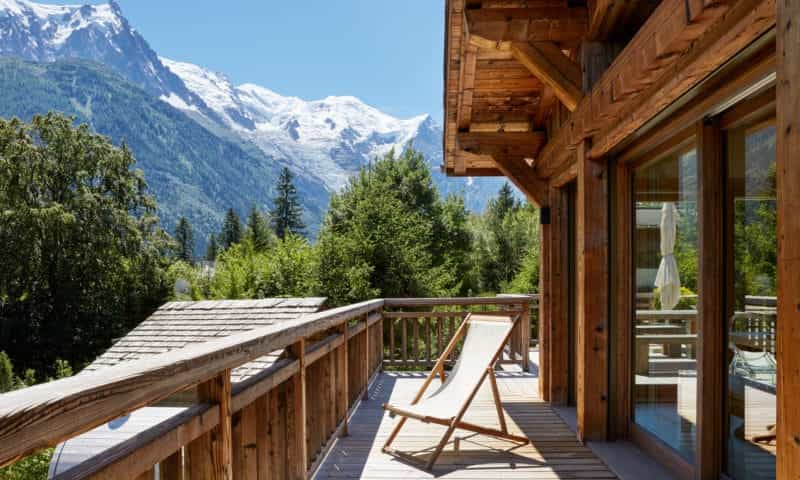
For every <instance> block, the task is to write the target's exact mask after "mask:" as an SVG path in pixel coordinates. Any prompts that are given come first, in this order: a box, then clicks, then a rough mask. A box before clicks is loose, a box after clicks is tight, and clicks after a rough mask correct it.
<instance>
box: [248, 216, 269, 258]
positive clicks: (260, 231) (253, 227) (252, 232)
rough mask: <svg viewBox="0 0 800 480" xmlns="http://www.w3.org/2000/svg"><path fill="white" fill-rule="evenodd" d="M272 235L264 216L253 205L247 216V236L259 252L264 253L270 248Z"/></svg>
mask: <svg viewBox="0 0 800 480" xmlns="http://www.w3.org/2000/svg"><path fill="white" fill-rule="evenodd" d="M270 233H271V232H270V231H269V226H267V221H266V220H265V219H264V215H263V214H262V213H261V212H260V211H259V210H258V208H256V206H255V205H253V206H252V208H250V212H249V213H248V214H247V235H248V236H249V237H250V239H251V240H252V241H253V245H254V246H255V248H256V250H257V251H264V250H266V249H267V248H268V247H269V245H270V243H271V242H270Z"/></svg>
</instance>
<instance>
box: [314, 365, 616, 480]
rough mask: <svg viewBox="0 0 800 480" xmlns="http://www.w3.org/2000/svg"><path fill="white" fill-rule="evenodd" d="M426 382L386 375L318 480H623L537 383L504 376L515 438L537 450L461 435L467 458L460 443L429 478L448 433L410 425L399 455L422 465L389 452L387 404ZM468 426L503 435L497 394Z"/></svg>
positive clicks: (482, 395) (472, 412)
mask: <svg viewBox="0 0 800 480" xmlns="http://www.w3.org/2000/svg"><path fill="white" fill-rule="evenodd" d="M424 378H425V377H424V374H423V373H419V372H415V373H400V372H391V373H381V374H380V375H379V376H378V378H377V379H376V381H375V382H374V383H373V385H372V387H371V389H370V396H369V400H366V401H364V402H362V403H361V405H360V406H359V407H358V409H357V410H356V412H355V414H354V415H353V417H352V419H351V423H350V435H349V436H348V437H344V438H341V439H339V440H338V441H337V443H336V444H335V445H334V447H333V448H332V449H331V452H330V454H329V455H328V457H327V458H326V459H325V461H324V462H323V463H322V465H321V466H320V468H319V470H318V471H317V473H316V475H315V477H314V478H316V479H319V480H324V479H346V478H363V479H375V480H383V479H386V480H389V479H399V478H402V479H403V480H413V479H428V478H444V479H448V480H468V479H478V478H480V479H488V478H497V479H523V478H526V479H541V480H549V479H615V478H617V477H616V476H615V475H614V474H613V473H612V472H611V470H609V468H608V467H607V466H606V465H605V464H604V463H603V462H602V461H601V460H600V459H599V458H598V457H597V456H596V455H595V454H594V453H592V451H591V450H589V449H588V448H586V447H584V446H582V445H581V444H580V443H578V441H577V439H576V437H575V435H574V434H573V433H572V431H571V430H570V429H569V427H567V425H566V424H565V423H564V422H563V421H562V420H561V418H560V417H559V416H558V415H556V413H555V412H554V411H553V410H552V409H551V408H550V406H549V405H547V404H546V403H545V402H543V401H542V400H541V399H540V398H539V393H538V385H537V379H536V377H535V376H534V375H532V374H527V373H522V372H519V371H517V372H508V371H506V372H498V379H497V380H498V387H499V390H500V395H501V398H502V400H503V410H504V413H505V417H506V423H507V424H508V428H509V431H510V432H511V433H515V434H524V435H526V436H527V437H528V438H529V439H530V440H531V443H529V444H528V445H525V446H518V445H516V444H514V443H511V442H507V441H504V440H499V439H495V438H493V437H487V436H484V435H477V434H473V433H471V432H466V431H463V430H457V431H456V434H455V435H454V437H458V438H459V439H460V452H458V453H456V452H455V451H454V442H453V440H451V441H450V443H449V444H448V445H447V446H446V447H445V450H444V452H443V453H442V456H441V457H439V461H438V462H437V463H436V466H435V467H434V470H433V472H428V471H425V470H424V468H423V463H422V462H424V460H426V459H427V458H428V455H430V453H431V451H432V450H433V448H434V447H435V445H436V443H437V441H438V440H439V438H441V435H442V434H443V432H444V430H445V427H442V426H438V425H431V424H424V423H421V422H418V421H414V420H409V421H408V423H407V424H406V426H405V427H404V428H403V430H402V431H401V432H400V435H399V436H398V437H397V440H395V442H394V444H393V448H395V449H396V450H398V451H400V452H404V454H407V455H410V456H411V458H412V459H416V460H417V461H418V462H419V463H417V461H413V460H407V459H404V458H399V457H397V456H393V455H388V454H385V453H383V452H382V451H381V447H382V446H383V443H384V442H385V441H386V438H387V436H388V435H389V432H390V431H391V428H392V427H393V426H394V424H395V422H396V421H397V419H392V418H389V416H388V414H386V413H385V412H384V411H383V408H382V404H383V403H384V402H387V401H391V402H397V403H403V402H408V401H410V400H411V398H412V397H413V396H414V394H415V393H416V392H417V389H418V388H419V387H420V385H421V384H422V382H423V380H424ZM465 420H466V421H468V422H473V423H478V424H481V425H487V426H491V427H495V428H496V427H498V426H499V421H498V418H497V412H496V410H495V408H494V404H493V402H492V395H491V389H490V388H489V385H488V383H487V384H486V385H484V387H483V388H482V389H481V391H480V392H479V393H478V395H477V396H476V398H475V401H474V402H473V404H472V406H471V407H470V409H469V410H468V411H467V415H466V417H465Z"/></svg>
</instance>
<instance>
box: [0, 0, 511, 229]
mask: <svg viewBox="0 0 800 480" xmlns="http://www.w3.org/2000/svg"><path fill="white" fill-rule="evenodd" d="M0 55H2V56H11V57H16V58H19V59H22V60H26V61H28V62H36V63H40V64H48V63H53V62H61V63H55V65H56V67H54V68H48V67H41V68H37V67H36V66H35V65H33V64H31V63H20V62H17V63H15V62H4V63H3V65H2V68H3V72H2V73H3V75H4V76H6V80H8V79H9V78H10V76H11V75H12V73H13V70H14V69H15V68H20V69H21V70H22V74H21V77H20V78H35V79H38V81H39V83H36V82H34V83H36V84H37V85H44V84H47V83H48V82H54V83H53V90H52V91H51V92H44V91H38V92H36V94H35V95H32V98H31V99H29V100H28V101H26V98H25V97H26V96H25V95H24V94H21V93H23V92H24V91H25V89H26V88H27V86H26V85H20V87H19V88H22V92H10V91H9V90H8V89H4V90H3V91H2V92H0V112H1V113H2V114H3V115H4V116H9V115H19V116H23V117H25V116H30V115H31V114H33V113H44V112H45V111H48V110H52V109H55V110H62V111H65V112H68V113H72V114H75V115H77V116H78V118H79V119H80V120H82V121H89V122H90V123H91V124H92V126H93V127H94V128H95V129H96V130H97V131H98V132H101V133H105V134H107V135H109V136H111V137H112V139H113V140H114V141H117V142H119V141H121V140H123V139H125V140H126V141H128V142H129V143H130V144H131V146H132V147H133V149H134V154H135V155H136V156H137V157H138V158H140V161H141V166H142V167H143V169H144V171H145V176H146V178H147V180H148V182H149V183H150V185H151V186H152V187H153V189H154V191H155V192H156V193H157V195H158V200H159V203H160V205H161V208H162V211H163V216H164V218H165V221H166V224H167V225H168V227H169V226H171V225H172V224H173V223H172V222H173V221H174V219H175V218H178V217H179V216H180V215H187V216H189V217H190V219H193V221H195V222H199V224H198V226H199V227H200V228H199V230H200V232H199V235H198V236H199V237H201V238H205V236H206V235H207V234H208V233H209V232H211V231H213V229H214V228H216V226H217V225H218V222H219V220H220V219H221V216H222V212H224V211H225V210H226V209H227V208H228V207H230V206H233V207H234V208H237V209H239V210H240V211H242V209H244V208H245V205H246V204H248V203H254V204H256V205H258V206H260V207H262V208H264V207H266V206H267V205H268V202H269V196H268V194H269V192H270V191H271V189H272V182H273V180H274V177H273V176H272V175H271V174H267V173H262V174H259V175H257V176H255V177H253V176H252V174H253V173H254V172H253V171H251V170H249V169H250V168H256V169H259V170H258V171H259V172H274V171H276V170H277V169H279V168H280V167H281V166H283V165H286V166H289V168H290V169H292V170H293V171H294V173H295V174H296V175H297V176H298V177H299V181H300V183H301V184H302V187H303V188H301V191H302V193H303V201H304V203H305V207H306V208H307V210H308V220H309V223H310V224H311V226H312V228H311V230H312V232H313V231H314V230H315V228H316V227H317V226H318V225H319V222H320V220H321V217H322V212H323V211H324V206H325V205H326V204H327V200H328V196H329V195H330V193H331V192H335V191H338V190H339V189H341V188H342V186H344V185H345V184H346V182H347V179H348V178H349V177H350V176H351V175H353V174H354V173H355V172H357V171H358V169H359V168H361V167H362V166H364V165H366V164H367V163H368V162H369V161H370V160H372V159H373V158H375V157H376V156H380V155H383V154H385V153H386V152H388V151H389V150H390V149H395V151H401V150H402V149H404V148H406V147H407V145H409V144H413V145H414V147H415V148H417V149H419V150H421V151H423V152H424V153H425V155H426V158H427V159H428V161H429V163H430V165H431V167H432V170H433V171H434V178H435V180H436V182H437V186H438V187H439V189H440V191H443V192H445V193H463V195H464V197H465V201H466V203H467V206H468V207H469V208H471V209H473V210H480V209H482V208H483V206H484V205H485V203H486V200H487V199H488V198H489V197H490V196H491V195H492V194H494V193H495V192H496V191H497V188H498V187H499V184H500V180H499V179H479V180H475V181H472V180H471V179H451V178H447V177H445V176H444V175H442V174H441V173H439V165H440V164H441V160H442V154H441V136H442V130H441V127H440V126H439V125H437V124H436V122H435V121H433V119H432V118H431V117H430V116H429V115H420V116H417V117H414V118H410V119H398V118H394V117H392V116H390V115H387V114H385V113H383V112H381V111H379V110H377V109H375V108H373V107H370V106H369V105H366V104H364V103H363V102H361V101H360V100H359V99H357V98H355V97H342V96H339V97H337V96H331V97H327V98H324V99H321V100H314V101H307V100H304V99H300V98H297V97H291V96H283V95H280V94H278V93H276V92H273V91H271V90H269V89H268V88H265V87H262V86H258V85H253V84H244V85H238V86H237V85H233V84H232V83H231V82H230V80H229V79H228V78H227V77H226V76H225V75H224V74H222V73H217V72H213V71H210V70H208V69H205V68H203V67H200V66H197V65H193V64H191V63H186V62H180V61H175V60H169V59H165V58H161V57H159V56H158V54H157V53H156V52H155V51H154V50H153V49H152V48H151V47H150V45H149V44H148V42H147V41H146V40H145V39H144V37H143V36H142V35H141V34H139V32H137V31H136V29H135V28H133V27H132V26H131V25H130V23H129V22H128V20H127V19H126V18H125V17H124V15H123V14H122V11H121V9H120V7H119V5H118V4H116V3H115V2H113V1H111V2H109V3H108V4H102V5H83V6H62V5H44V4H37V3H33V2H28V1H26V0H0ZM75 60H84V61H90V62H95V63H97V64H100V65H102V66H103V67H104V68H106V69H108V70H110V71H111V72H113V73H114V74H116V75H118V76H119V77H121V78H116V77H115V76H114V75H111V74H104V73H103V72H101V71H100V70H101V69H100V67H95V66H92V65H89V64H87V63H85V62H75ZM66 71H69V72H71V73H70V74H71V75H72V78H73V80H75V79H77V80H76V83H75V85H74V86H72V87H70V86H68V85H66V84H65V83H64V80H65V79H66V78H68V75H67V74H66V73H65V72H66ZM89 78H102V79H103V81H102V82H101V84H103V85H112V84H113V85H114V86H115V87H118V89H119V92H117V93H115V94H118V93H121V91H124V90H125V89H126V87H124V85H123V84H122V83H120V82H129V83H130V84H133V85H134V86H135V87H136V88H129V90H131V94H132V95H133V96H134V97H136V98H137V99H141V100H142V102H143V104H142V105H141V106H140V107H141V108H148V109H150V110H148V112H149V113H153V112H158V113H159V115H150V116H147V115H145V117H142V116H140V115H139V113H141V112H139V110H137V109H136V107H137V106H136V105H132V104H128V103H125V102H123V103H122V104H124V105H130V108H131V109H132V110H125V109H124V108H122V107H121V106H116V107H115V106H114V105H111V104H107V105H106V104H104V105H103V106H102V107H101V108H100V110H102V111H103V112H104V114H103V115H97V114H96V112H95V111H94V109H92V108H89V107H87V103H86V102H94V103H93V106H94V107H99V104H98V103H97V102H98V101H102V99H101V98H100V97H102V95H99V94H100V93H101V92H100V90H98V88H99V85H92V84H90V83H88V82H87V81H86V80H87V79H89ZM109 88H111V87H109ZM81 89H83V90H81ZM67 90H69V91H67ZM55 92H58V94H59V95H69V96H67V97H63V98H61V97H59V96H58V95H56V94H54V93H55ZM140 97H141V98H140ZM145 98H146V99H147V100H146V101H145V100H144V99H145ZM48 102H49V103H48ZM157 103H160V105H158V104H157ZM106 107H107V108H106ZM87 109H88V110H87ZM143 118H147V120H146V121H150V122H154V123H153V124H152V125H150V126H149V128H148V129H147V130H150V131H157V130H161V129H166V130H168V131H173V129H178V130H177V131H178V132H179V131H180V129H183V128H186V129H188V131H191V134H189V135H186V137H187V138H192V139H195V140H197V139H198V138H199V137H200V136H202V137H203V138H204V142H205V143H204V145H205V148H203V149H200V148H197V146H196V145H191V144H189V143H188V142H184V141H179V140H178V139H176V138H173V139H172V140H169V141H167V140H166V139H164V138H157V136H146V135H141V134H140V132H137V128H139V127H141V126H142V124H141V121H142V119H143ZM165 118H168V119H169V122H167V123H168V124H169V126H166V127H165V126H163V125H162V124H161V123H160V122H161V121H162V120H164V119H165ZM200 130H204V131H205V133H200ZM176 137H180V135H176ZM134 139H135V140H134ZM150 142H154V143H153V144H150ZM230 149H233V150H235V151H236V152H237V153H235V154H232V153H230V152H231V151H232V150H230ZM201 150H202V152H201ZM156 152H158V153H156ZM223 152H224V153H223ZM156 155H159V156H160V158H158V159H156V158H155V156H156ZM206 169H208V171H211V170H215V169H216V170H218V171H230V175H221V176H220V175H212V176H205V175H202V174H198V172H201V171H206ZM233 170H238V173H237V174H234V173H233ZM166 172H169V174H167V173H166ZM242 176H246V177H247V178H246V179H244V178H243V177H242ZM241 181H246V182H258V185H252V188H250V187H246V188H242V186H241V183H240V182H241ZM176 185H181V186H182V188H177V189H176V188H174V187H175V186H176ZM256 190H258V192H259V193H256ZM168 192H172V193H168ZM214 192H216V193H214ZM222 192H228V193H225V194H223V193H222ZM234 197H242V198H234ZM198 212H203V213H202V214H201V213H198ZM242 213H244V212H243V211H242Z"/></svg>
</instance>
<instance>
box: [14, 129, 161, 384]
mask: <svg viewBox="0 0 800 480" xmlns="http://www.w3.org/2000/svg"><path fill="white" fill-rule="evenodd" d="M133 166H134V158H133V155H132V154H131V152H130V150H128V148H127V147H125V146H124V145H123V146H122V147H121V148H117V147H115V146H114V145H112V144H111V143H110V142H109V141H108V140H107V139H106V138H104V137H101V136H99V135H96V134H93V133H91V131H90V130H89V128H88V126H86V125H81V126H78V127H73V124H72V120H71V119H70V118H67V117H64V116H60V115H56V114H48V115H45V116H36V117H34V118H33V121H32V123H31V124H25V123H22V122H21V121H19V120H16V119H12V120H0V245H3V249H2V251H0V329H2V331H1V332H0V333H1V334H0V349H3V350H5V351H6V352H7V353H8V354H9V356H10V357H11V358H13V359H14V361H15V362H18V363H19V365H20V366H21V367H22V368H34V369H36V370H37V371H46V370H47V369H50V368H52V365H53V364H54V361H55V359H56V358H68V359H70V360H71V361H72V362H74V363H76V364H81V363H83V362H86V361H90V360H92V359H94V357H95V356H96V355H97V354H98V353H99V352H100V351H101V350H102V349H104V348H106V347H107V346H108V345H109V344H110V342H111V339H112V338H114V337H116V336H119V335H121V334H124V333H125V332H126V331H127V330H128V329H130V328H131V327H132V326H133V325H135V324H136V323H138V322H139V321H141V319H142V318H143V317H144V316H145V314H146V313H147V312H149V311H150V310H152V309H153V308H154V307H155V306H157V305H158V304H160V303H161V302H162V301H163V299H164V298H165V296H166V294H167V290H166V287H167V286H166V282H165V281H164V280H165V277H164V269H165V266H166V260H165V252H166V248H167V247H168V245H169V241H168V240H169V239H168V236H167V235H166V234H165V233H164V232H163V231H162V230H161V229H160V228H159V227H158V218H157V217H156V216H155V202H154V200H153V198H152V197H150V196H149V195H148V193H147V186H146V184H145V182H144V179H143V177H142V174H141V172H140V171H138V170H133ZM31 345H36V347H37V348H35V349H32V348H30V347H31ZM51 372H52V371H51ZM53 373H54V372H53Z"/></svg>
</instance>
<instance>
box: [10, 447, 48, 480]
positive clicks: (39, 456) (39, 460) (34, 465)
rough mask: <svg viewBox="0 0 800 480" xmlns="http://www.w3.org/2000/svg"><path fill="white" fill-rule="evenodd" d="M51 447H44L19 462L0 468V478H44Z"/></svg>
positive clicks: (34, 479) (17, 479) (23, 479)
mask: <svg viewBox="0 0 800 480" xmlns="http://www.w3.org/2000/svg"><path fill="white" fill-rule="evenodd" d="M52 457H53V449H52V448H46V449H44V450H40V451H39V452H37V453H34V454H33V455H30V456H28V457H25V458H24V459H22V460H20V461H19V462H17V463H15V464H13V465H10V466H8V467H5V468H2V469H0V480H45V479H46V478H47V471H48V469H49V468H50V459H51V458H52Z"/></svg>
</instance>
